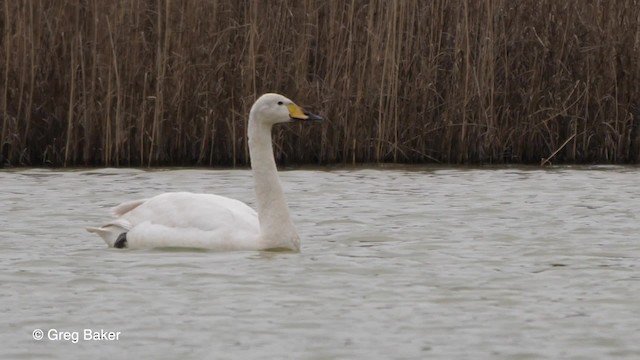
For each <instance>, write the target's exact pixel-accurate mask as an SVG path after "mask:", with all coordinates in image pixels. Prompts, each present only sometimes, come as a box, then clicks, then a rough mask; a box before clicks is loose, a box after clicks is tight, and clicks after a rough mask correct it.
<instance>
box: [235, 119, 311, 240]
mask: <svg viewBox="0 0 640 360" xmlns="http://www.w3.org/2000/svg"><path fill="white" fill-rule="evenodd" d="M255 116H256V115H255V114H254V112H253V111H251V113H250V114H249V129H248V130H249V131H248V134H249V154H250V156H251V169H252V170H253V178H254V180H255V182H256V183H255V189H256V202H257V208H258V218H259V220H260V232H261V234H262V240H263V241H264V242H265V243H266V245H267V247H269V248H287V249H291V250H295V251H298V250H299V249H300V238H299V237H298V232H297V231H296V228H295V226H294V225H293V222H292V221H291V216H290V215H289V207H288V206H287V200H286V199H285V197H284V193H283V191H282V186H281V185H280V179H279V178H278V169H277V168H276V162H275V159H274V157H273V146H272V143H271V125H267V124H264V123H262V122H261V121H259V120H257V119H255V118H254V117H255Z"/></svg>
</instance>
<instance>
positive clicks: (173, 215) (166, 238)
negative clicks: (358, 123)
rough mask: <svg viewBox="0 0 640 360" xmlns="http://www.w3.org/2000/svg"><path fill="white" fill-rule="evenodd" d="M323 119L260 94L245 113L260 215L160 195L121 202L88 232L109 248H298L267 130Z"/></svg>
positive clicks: (223, 201) (206, 200) (231, 205)
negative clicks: (102, 222)
mask: <svg viewBox="0 0 640 360" xmlns="http://www.w3.org/2000/svg"><path fill="white" fill-rule="evenodd" d="M309 120H321V118H320V117H319V116H317V115H314V114H311V113H307V112H305V111H304V110H303V109H302V108H300V107H299V106H297V105H296V104H294V103H293V102H292V101H291V100H289V99H287V98H286V97H284V96H282V95H278V94H264V95H262V96H261V97H260V98H259V99H258V100H256V102H255V103H254V104H253V106H252V108H251V112H250V113H249V126H248V136H249V153H250V156H251V169H252V171H253V176H254V180H255V191H256V204H257V209H258V212H256V211H254V210H253V209H252V208H251V207H249V206H247V205H246V204H245V203H243V202H241V201H238V200H235V199H230V198H227V197H224V196H218V195H213V194H195V193H189V192H174V193H164V194H160V195H157V196H155V197H152V198H148V199H140V200H133V201H128V202H125V203H122V204H120V205H118V206H116V207H114V208H113V209H111V214H112V215H113V216H114V219H113V220H112V221H110V222H108V223H106V224H105V225H102V226H100V227H90V228H87V230H88V231H89V232H93V233H96V234H97V235H99V236H100V237H101V238H102V239H103V240H104V241H105V242H106V243H107V245H108V246H109V247H117V248H122V247H127V248H157V247H187V248H204V249H213V250H222V251H225V250H226V251H228V250H267V249H287V250H291V251H299V250H300V238H299V236H298V233H297V230H296V228H295V225H294V224H293V222H292V221H291V217H290V214H289V208H288V206H287V202H286V199H285V197H284V193H283V191H282V186H281V185H280V179H279V177H278V174H277V168H276V164H275V160H274V157H273V148H272V141H271V128H272V126H273V125H274V124H277V123H284V122H291V121H309Z"/></svg>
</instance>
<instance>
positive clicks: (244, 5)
mask: <svg viewBox="0 0 640 360" xmlns="http://www.w3.org/2000/svg"><path fill="white" fill-rule="evenodd" d="M0 12H1V13H0V31H1V34H0V39H1V40H0V41H1V42H0V64H1V65H0V70H1V71H0V126H1V131H0V142H1V149H0V154H1V156H0V157H4V160H3V162H4V163H5V164H10V165H14V166H20V165H43V164H51V165H55V166H78V165H91V166H93V165H101V166H154V165H206V166H229V165H246V164H247V163H248V161H249V158H248V156H249V155H248V151H247V138H246V134H245V129H246V126H247V114H248V111H249V108H250V106H251V104H252V103H253V101H254V100H255V98H256V96H258V95H259V94H261V93H263V92H271V91H275V92H281V93H283V94H286V95H287V96H289V97H290V98H292V99H295V100H296V101H297V102H299V103H300V104H302V105H304V106H306V107H308V108H309V109H311V110H315V111H318V112H320V113H321V114H322V115H324V116H325V117H326V118H327V121H326V122H325V123H324V124H314V125H311V126H301V125H296V124H291V125H286V126H281V127H279V128H278V129H276V130H275V131H274V137H275V143H276V144H275V153H276V158H277V160H278V161H279V162H280V163H286V164H302V163H305V164H318V163H320V164H325V163H360V162H403V163H423V162H437V163H455V164H458V163H505V162H510V163H539V164H548V163H567V162H570V163H593V162H598V163H633V162H637V161H638V160H639V159H640V124H639V122H640V89H639V87H640V0H612V1H600V0H566V1H556V0H523V1H511V0H432V1H419V0H406V1H402V0H397V1H385V0H369V1H364V0H347V1H344V0H290V1H282V0H274V1H249V0H244V1H238V0H197V1H196V0H184V1H178V0H123V1H101V0H21V1H8V0H4V1H3V2H2V3H1V5H0Z"/></svg>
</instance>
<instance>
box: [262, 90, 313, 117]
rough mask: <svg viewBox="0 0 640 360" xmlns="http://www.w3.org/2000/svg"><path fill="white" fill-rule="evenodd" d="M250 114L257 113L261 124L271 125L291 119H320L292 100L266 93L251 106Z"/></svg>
mask: <svg viewBox="0 0 640 360" xmlns="http://www.w3.org/2000/svg"><path fill="white" fill-rule="evenodd" d="M251 113H252V114H259V117H257V116H256V117H255V118H256V120H257V119H259V121H260V122H262V123H263V124H268V125H273V124H278V123H284V122H291V121H313V120H322V118H321V117H320V116H318V115H315V114H312V113H310V112H307V111H305V110H304V109H303V108H301V107H300V106H298V105H296V104H295V103H294V102H293V101H291V100H289V99H287V98H286V97H284V96H282V95H280V94H273V93H267V94H264V95H262V96H260V97H259V98H258V100H256V102H255V103H254V104H253V106H252V107H251Z"/></svg>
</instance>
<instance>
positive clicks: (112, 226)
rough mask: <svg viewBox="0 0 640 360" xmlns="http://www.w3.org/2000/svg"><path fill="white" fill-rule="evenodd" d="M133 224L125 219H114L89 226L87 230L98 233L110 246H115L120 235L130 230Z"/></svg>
mask: <svg viewBox="0 0 640 360" xmlns="http://www.w3.org/2000/svg"><path fill="white" fill-rule="evenodd" d="M130 227H131V226H130V225H129V224H128V223H127V222H125V221H118V220H116V221H113V222H110V223H108V224H106V225H103V226H100V227H88V228H87V231H88V232H90V233H94V234H97V235H98V236H100V237H101V238H102V240H104V242H105V243H107V245H108V246H109V247H114V246H115V244H116V241H117V240H118V237H119V236H120V234H122V233H126V232H127V231H129V228H130Z"/></svg>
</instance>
